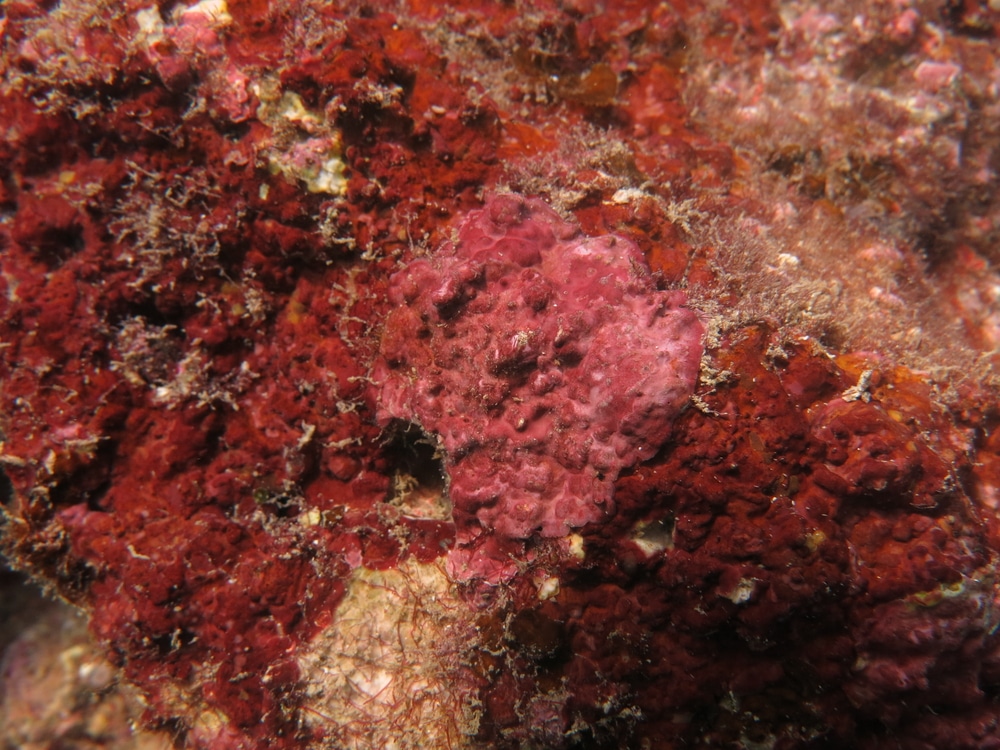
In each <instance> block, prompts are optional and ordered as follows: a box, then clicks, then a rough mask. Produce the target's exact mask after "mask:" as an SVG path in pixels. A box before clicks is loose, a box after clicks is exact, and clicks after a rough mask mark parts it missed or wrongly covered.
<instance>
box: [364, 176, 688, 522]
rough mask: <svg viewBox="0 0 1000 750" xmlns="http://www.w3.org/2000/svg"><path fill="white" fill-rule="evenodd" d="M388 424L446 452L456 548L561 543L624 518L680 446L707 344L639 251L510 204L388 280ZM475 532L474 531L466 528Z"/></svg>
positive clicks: (380, 369) (497, 206) (495, 203)
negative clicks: (627, 495) (524, 541)
mask: <svg viewBox="0 0 1000 750" xmlns="http://www.w3.org/2000/svg"><path fill="white" fill-rule="evenodd" d="M389 299H390V301H391V302H392V303H393V305H394V306H395V308H394V310H393V311H392V313H391V314H390V315H389V317H388V319H387V320H386V324H385V332H384V334H383V337H382V357H383V359H382V360H381V361H380V362H378V363H377V364H376V367H375V371H374V377H375V380H376V381H377V382H380V383H382V388H381V392H380V403H379V412H378V415H379V421H380V422H381V423H382V424H383V425H388V424H390V422H391V421H392V420H393V419H400V420H406V421H410V422H416V423H418V424H419V425H420V426H421V427H422V428H423V430H425V431H426V432H428V433H431V434H433V435H435V436H437V437H438V439H439V440H440V443H441V446H442V447H443V448H444V450H445V452H446V454H447V458H446V468H447V470H448V473H449V475H450V479H451V482H450V497H451V501H452V503H453V506H454V512H455V516H456V521H457V522H458V524H459V529H460V532H459V539H460V541H467V540H468V539H469V538H471V537H475V536H479V535H480V534H482V533H484V532H486V533H492V534H497V535H500V536H507V537H514V538H527V537H529V536H531V535H532V534H533V533H534V532H536V531H538V530H539V529H540V530H541V532H542V534H543V535H544V536H548V537H557V536H563V535H565V534H567V533H569V532H570V531H571V530H573V529H576V528H579V527H581V526H583V525H584V524H586V523H588V522H592V521H597V520H599V519H601V518H603V517H610V516H611V515H613V514H614V508H613V506H612V495H613V486H614V481H615V479H617V477H618V474H619V472H620V471H621V470H622V468H624V467H628V466H632V465H633V464H635V463H636V462H637V461H639V460H641V459H643V458H650V457H651V456H653V455H654V454H655V453H656V451H657V449H658V448H659V447H660V446H661V445H662V444H663V443H664V441H665V440H666V439H667V438H668V437H669V436H670V432H671V426H672V423H673V421H674V418H675V417H676V416H677V413H678V412H679V411H680V409H681V408H682V407H683V406H684V405H685V404H686V403H687V402H688V399H689V397H690V396H691V393H692V391H693V388H694V382H695V379H696V377H697V374H698V365H699V361H700V359H701V354H702V345H701V336H702V333H703V329H702V326H701V324H700V323H699V322H698V319H697V317H696V316H695V314H694V313H693V312H691V311H690V310H688V309H686V308H684V307H683V306H682V305H683V304H684V302H685V300H686V298H685V296H684V295H683V293H680V292H663V291H658V290H657V289H656V285H655V283H654V280H653V278H652V276H651V275H650V273H649V270H648V267H647V266H646V261H645V259H644V258H643V256H642V253H641V252H639V249H638V248H637V247H636V246H635V244H634V243H632V242H630V241H628V240H625V239H622V238H620V237H615V236H613V235H611V236H605V237H597V238H587V237H584V236H581V234H580V231H579V229H578V227H576V226H574V225H573V224H570V223H568V222H566V221H564V220H563V219H561V218H560V217H559V216H558V214H556V213H555V212H554V211H553V210H552V209H551V208H549V207H548V206H546V205H545V204H544V203H543V202H542V201H540V200H537V199H532V200H525V199H523V198H521V197H520V196H517V195H499V196H496V197H493V198H491V199H490V200H488V201H487V203H486V206H485V208H484V209H483V210H481V211H474V212H472V213H471V214H470V216H469V217H468V219H466V220H465V222H464V223H463V224H462V226H461V228H460V229H459V231H458V238H457V240H455V242H453V243H448V244H447V245H446V246H445V247H443V248H442V249H441V250H440V251H439V252H437V253H435V254H434V256H433V257H431V258H426V259H421V260H418V261H415V262H414V263H412V264H410V266H408V267H407V268H406V269H405V270H403V271H400V272H399V273H398V274H396V275H395V276H393V277H392V280H391V282H390V288H389ZM474 519H478V523H472V524H470V522H469V521H470V520H474Z"/></svg>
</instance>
